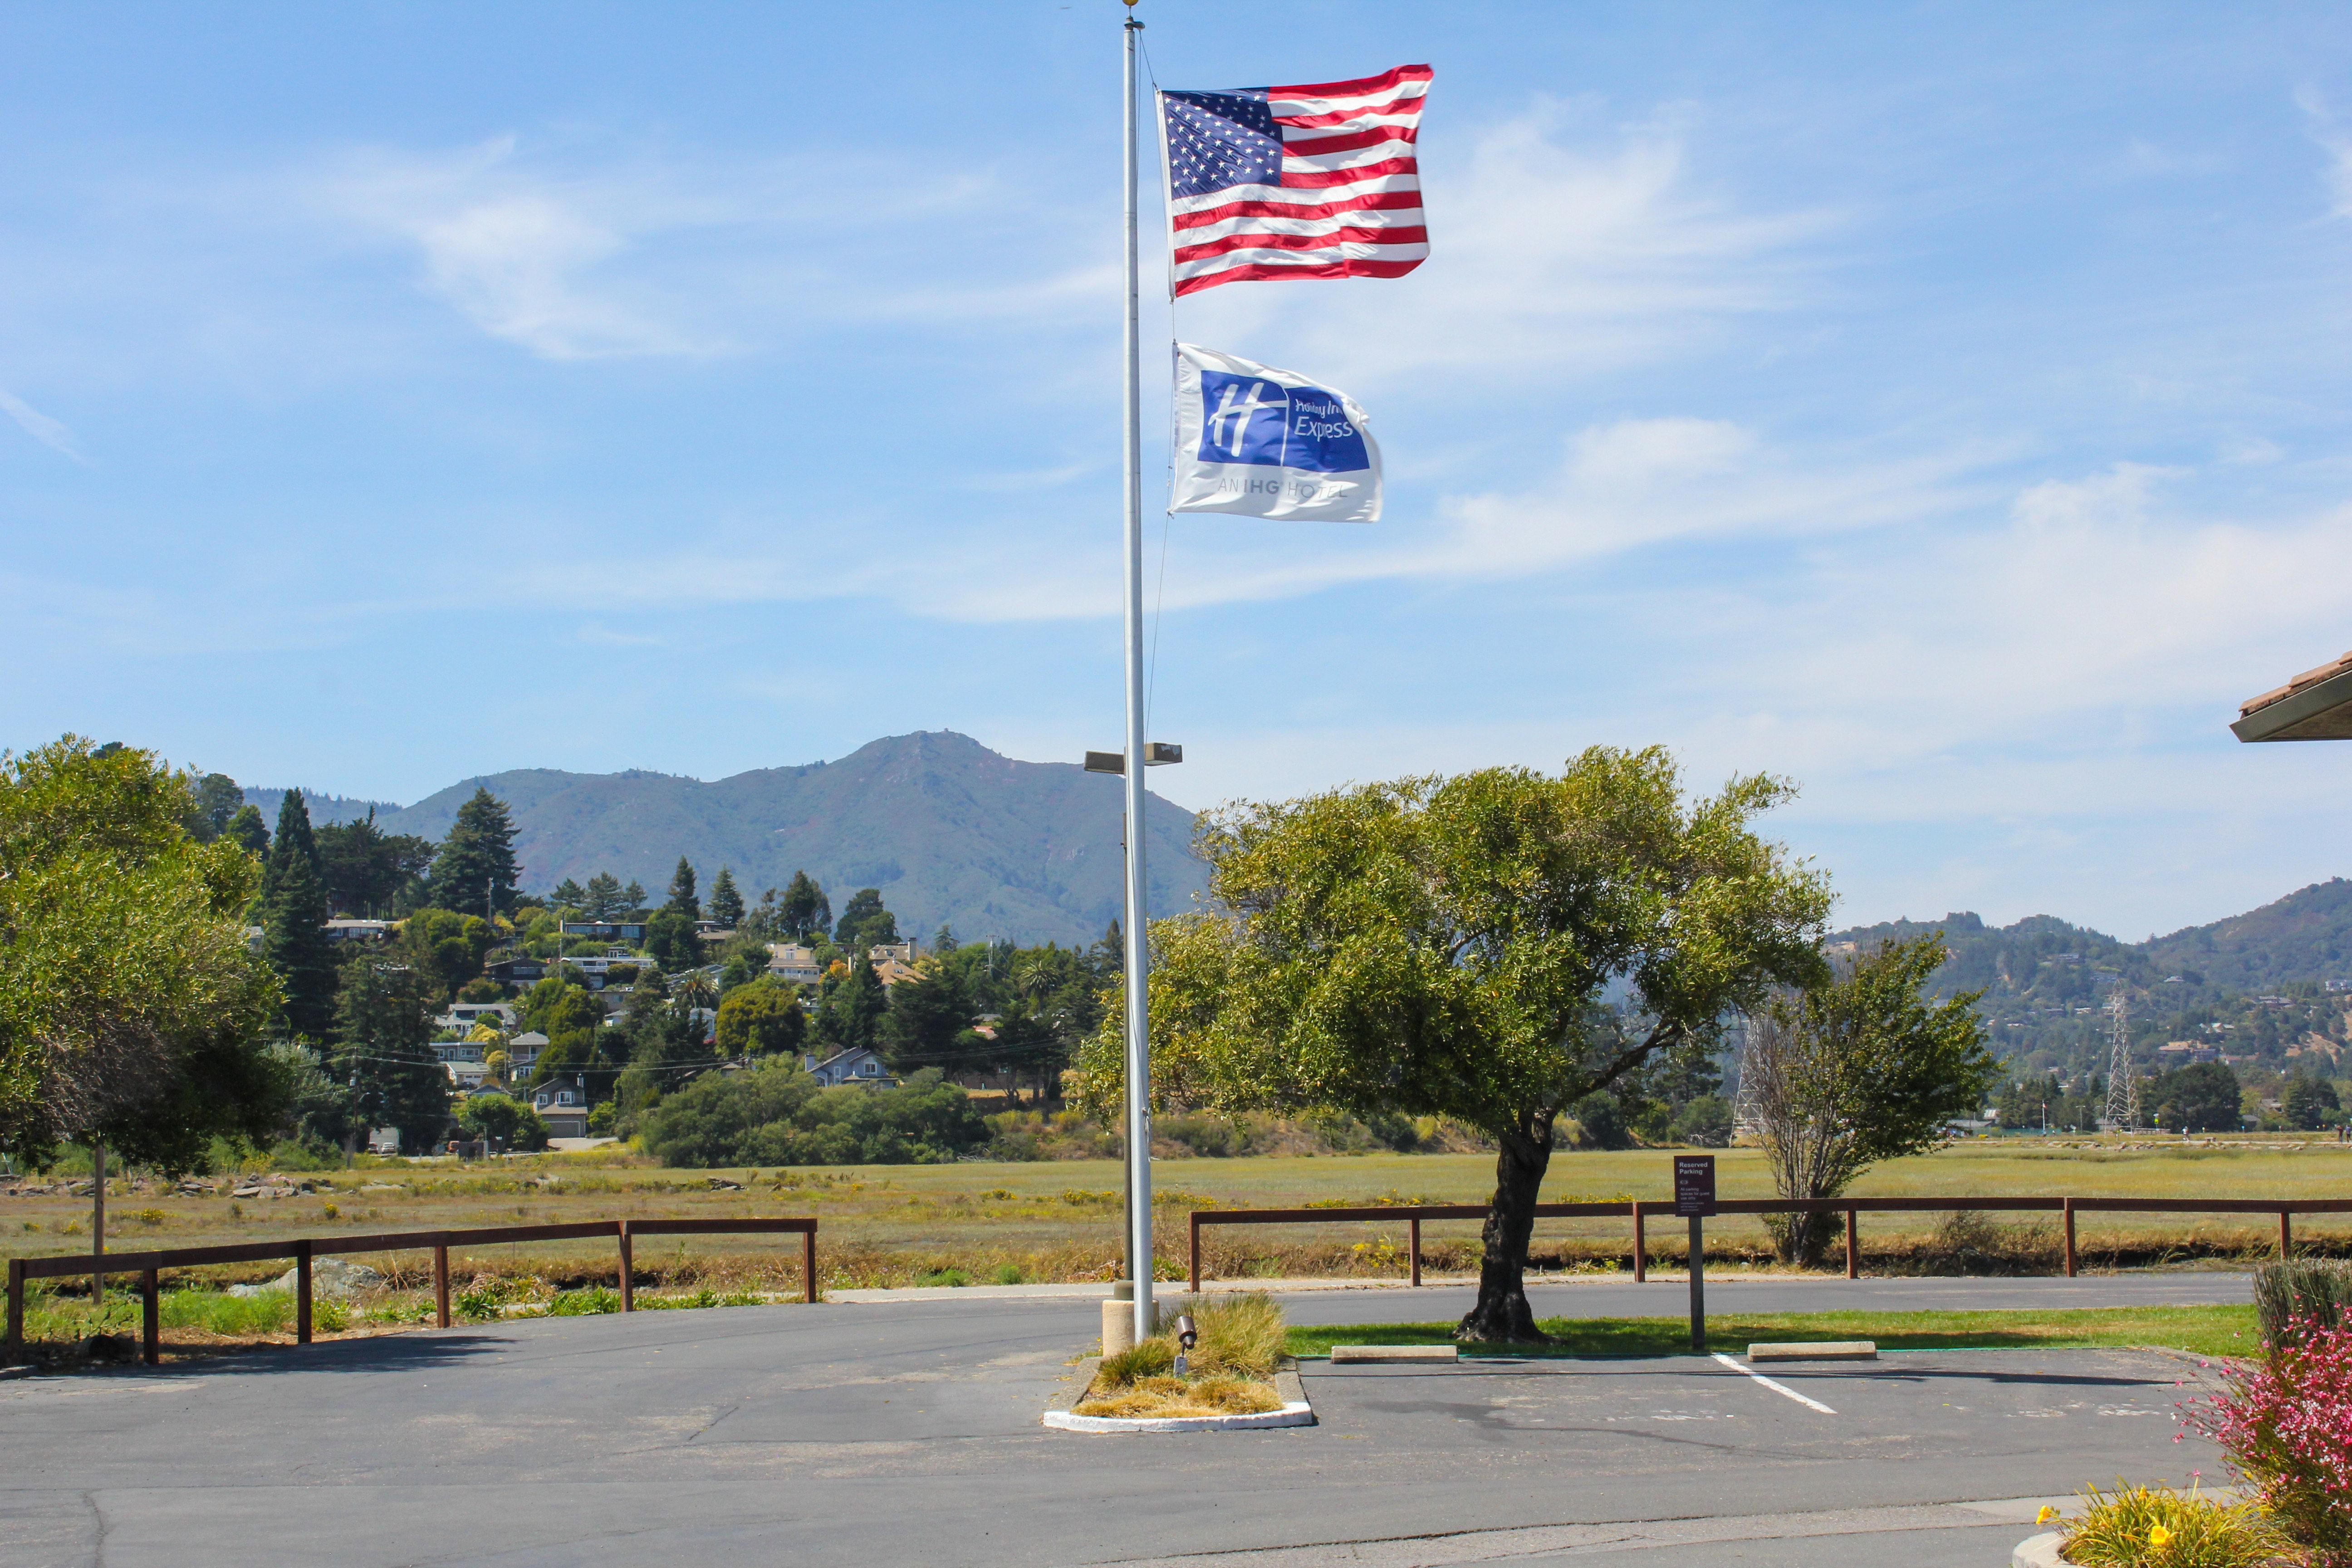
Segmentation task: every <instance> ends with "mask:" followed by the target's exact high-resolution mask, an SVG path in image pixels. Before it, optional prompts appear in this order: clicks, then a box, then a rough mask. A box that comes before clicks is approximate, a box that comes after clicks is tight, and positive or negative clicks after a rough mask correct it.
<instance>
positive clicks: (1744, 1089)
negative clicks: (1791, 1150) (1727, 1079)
mask: <svg viewBox="0 0 2352 1568" xmlns="http://www.w3.org/2000/svg"><path fill="white" fill-rule="evenodd" d="M1732 1031H1733V1032H1736V1033H1737V1034H1738V1037H1739V1039H1738V1045H1737V1046H1735V1047H1733V1060H1735V1061H1736V1062H1738V1073H1739V1087H1738V1089H1736V1090H1735V1091H1734V1095H1735V1098H1734V1099H1733V1100H1732V1102H1731V1141H1732V1142H1735V1143H1737V1142H1739V1140H1740V1139H1742V1138H1747V1139H1749V1140H1756V1139H1760V1138H1761V1137H1762V1136H1763V1134H1764V1114H1763V1111H1762V1110H1761V1109H1760V1108H1759V1106H1758V1104H1757V1098H1758V1097H1757V1089H1759V1087H1760V1085H1759V1084H1758V1083H1757V1081H1756V1078H1755V1075H1754V1074H1752V1073H1750V1072H1749V1071H1748V1039H1749V1038H1750V1036H1749V1033H1748V1019H1747V1018H1746V1017H1745V1016H1742V1017H1741V1018H1740V1020H1739V1021H1738V1023H1737V1024H1735V1025H1733V1026H1732Z"/></svg>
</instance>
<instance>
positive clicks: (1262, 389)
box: [1201, 370, 1372, 474]
mask: <svg viewBox="0 0 2352 1568" xmlns="http://www.w3.org/2000/svg"><path fill="white" fill-rule="evenodd" d="M1201 461H1202V462H1204V463H1255V464H1258V465H1260V466H1262V467H1265V468H1305V469H1307V471H1309V472H1311V473H1318V474H1349V473H1357V472H1360V471H1361V470H1363V469H1365V468H1370V467H1371V466H1372V459H1371V455H1370V453H1368V452H1367V451H1365V449H1364V436H1363V432H1362V431H1360V430H1358V429H1357V428H1356V426H1355V422H1354V421H1353V420H1351V419H1349V417H1348V410H1347V405H1345V404H1343V403H1341V402H1340V401H1339V394H1338V393H1336V392H1327V391H1325V390H1324V389H1323V388H1321V387H1319V386H1277V385H1276V384H1274V383H1273V382H1270V381H1267V380H1265V378H1264V377H1261V376H1255V375H1232V374H1227V373H1225V372H1223V371H1215V370H1204V371H1202V373H1201Z"/></svg>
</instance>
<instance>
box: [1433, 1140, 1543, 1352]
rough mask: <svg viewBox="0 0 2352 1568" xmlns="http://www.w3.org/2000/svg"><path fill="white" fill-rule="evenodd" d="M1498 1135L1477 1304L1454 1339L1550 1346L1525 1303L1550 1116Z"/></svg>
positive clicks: (1458, 1326)
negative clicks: (1529, 1255) (1529, 1260)
mask: <svg viewBox="0 0 2352 1568" xmlns="http://www.w3.org/2000/svg"><path fill="white" fill-rule="evenodd" d="M1535 1121H1536V1124H1535V1125H1534V1126H1532V1127H1530V1128H1527V1129H1524V1130H1514V1131H1509V1132H1507V1133H1505V1134H1504V1135H1503V1137H1502V1151H1501V1152H1499V1153H1497V1154H1496V1156H1495V1199H1494V1202H1493V1203H1491V1204H1489V1205H1487V1208H1486V1227H1485V1228H1484V1229H1483V1230H1481V1231H1480V1232H1479V1238H1480V1240H1481V1241H1483V1242H1484V1243H1485V1256H1484V1257H1483V1258H1480V1259H1479V1262H1478V1304H1477V1305H1476V1306H1475V1307H1473V1308H1471V1309H1470V1311H1469V1315H1468V1316H1466V1317H1465V1318H1464V1319H1463V1320H1462V1321H1461V1322H1459V1323H1457V1324H1455V1325H1454V1338H1455V1339H1457V1340H1499V1341H1505V1342H1516V1343H1519V1344H1549V1342H1551V1336H1550V1335H1549V1334H1546V1333H1545V1332H1543V1331H1541V1330H1539V1329H1538V1328H1537V1327H1536V1318H1535V1313H1534V1312H1533V1311H1531V1310H1529V1309H1528V1292H1527V1268H1528V1237H1530V1236H1532V1235H1533V1234H1534V1233H1535V1226H1536V1202H1537V1199H1538V1197H1539V1196H1540V1195H1541V1194H1542V1192H1543V1179H1544V1172H1545V1171H1546V1170H1547V1169H1549V1166H1550V1164H1551V1117H1550V1116H1549V1115H1545V1116H1542V1117H1540V1118H1537V1119H1535Z"/></svg>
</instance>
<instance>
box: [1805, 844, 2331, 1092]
mask: <svg viewBox="0 0 2352 1568" xmlns="http://www.w3.org/2000/svg"><path fill="white" fill-rule="evenodd" d="M1927 931H1942V932H1943V933H1944V942H1945V945H1946V946H1947V947H1948V948H1949V949H1950V951H1951V955H1952V956H1951V958H1950V959H1949V960H1948V962H1947V963H1945V964H1944V966H1943V968H1941V969H1939V970H1937V972H1936V978H1935V983H1934V984H1935V989H1936V991H1937V994H1941V995H1950V994H1953V993H1956V992H1961V991H1979V992H1982V993H1983V1000H1982V1001H1981V1003H1980V1004H1979V1011H1980V1012H1981V1013H1982V1014H1983V1016H1984V1017H1985V1019H1986V1022H1987V1024H1988V1025H1989V1026H1990V1030H1991V1035H1992V1042H1993V1045H1994V1047H1995V1049H1996V1050H1998V1051H1999V1052H2000V1054H2002V1055H2003V1056H2005V1057H2007V1058H2011V1059H2012V1060H2013V1061H2016V1062H2018V1063H2021V1064H2025V1063H2031V1064H2032V1070H2037V1071H2038V1070H2042V1069H2043V1068H2053V1069H2056V1070H2061V1071H2069V1070H2081V1069H2084V1068H2096V1067H2097V1065H2098V1064H2099V1063H2100V1062H2101V1061H2103V1060H2104V1058H2105V1050H2106V1045H2105V1028H2106V1022H2105V1016H2104V1015H2103V1013H2102V1012H2101V1008H2102V1006H2103V1005H2104V1004H2105V1000H2106V998H2107V996H2108V994H2110V992H2111V991H2112V990H2113V988H2114V987H2115V985H2116V984H2117V983H2118V982H2120V983H2121V984H2123V986H2124V987H2125V992H2126V997H2127V999H2128V1001H2129V1004H2130V1008H2131V1016H2132V1037H2133V1041H2134V1045H2135V1048H2136V1049H2139V1050H2144V1051H2152V1050H2153V1049H2154V1047H2156V1046H2157V1045H2159V1044H2162V1043H2163V1042H2164V1041H2166V1040H2168V1039H2189V1038H2196V1039H2203V1040H2209V1041H2211V1042H2213V1043H2215V1044H2217V1045H2220V1046H2221V1047H2223V1048H2225V1049H2228V1050H2231V1051H2233V1052H2237V1051H2243V1052H2247V1053H2249V1054H2251V1055H2253V1056H2254V1057H2256V1058H2260V1059H2262V1060H2263V1061H2265V1062H2270V1061H2271V1058H2277V1062H2276V1063H2275V1064H2273V1065H2284V1061H2285V1059H2286V1058H2285V1056H2284V1052H2285V1049H2286V1047H2288V1046H2290V1045H2292V1044H2294V1043H2295V1041H2297V1040H2298V1039H2300V1038H2301V1037H2302V1035H2303V1033H2304V1031H2305V1029H2308V1028H2321V1027H2325V1026H2327V1024H2328V1020H2329V1019H2330V1018H2331V1017H2335V1018H2339V1019H2340V1015H2341V1011H2342V1009H2341V1007H2340V1006H2339V1005H2338V1004H2339V1003H2340V1002H2341V1001H2342V1000H2343V999H2342V998H2331V997H2328V995H2327V991H2326V988H2327V984H2328V982H2330V981H2339V982H2340V981H2344V980H2347V979H2352V881H2347V880H2345V879H2341V878H2337V879H2331V880H2329V881H2326V882H2320V883H2315V884H2314V885H2313V886H2311V887H2308V888H2305V889H2301V890H2299V891H2296V892H2294V893H2290V894H2288V895H2287V896H2286V897H2285V898H2284V899H2281V900H2277V901H2276V902H2275V903H2269V904H2264V905H2263V907H2262V908H2260V909H2258V910H2251V911H2249V912H2247V913H2245V914H2242V915H2232V916H2231V917H2230V918H2228V919H2227V920H2221V921H2214V922H2212V923H2211V924H2210V925H2201V926H2191V927H2189V928H2188V929H2186V930H2183V931H2174V932H2173V933H2172V934H2171V935H2169V936H2160V937H2156V938H2152V939H2150V940H2149V941H2147V942H2118V941H2116V939H2115V938H2114V937H2111V936H2107V935H2105V933H2103V932H2100V931H2091V930H2089V929H2087V928H2085V927H2083V926H2077V925H2069V924H2068V923H2067V922H2066V921H2062V920H2058V919H2055V918H2053V917H2052V916H2049V915H2030V916H2028V917H2026V918H2025V919H2024V920H2021V921H2017V922H2016V923H2015V924H2014V925H2008V926H1988V925H1986V924H1985V923H1984V921H1982V920H1980V919H1979V918H1978V917H1977V916H1975V915H1973V914H1969V913H1965V912H1961V913H1954V914H1948V915H1946V916H1945V917H1944V918H1943V919H1942V920H1940V921H1908V920H1905V921H1886V922H1885V923H1884V924H1880V925H1874V926H1856V927H1854V928H1853V929H1851V930H1848V931H1840V932H1838V933H1837V934H1836V935H1835V936H1833V937H1832V939H1831V941H1832V943H1833V944H1834V943H1845V942H1852V943H1854V944H1855V945H1856V946H1858V947H1862V948H1868V947H1871V946H1873V945H1875V944H1876V943H1877V942H1881V941H1884V940H1885V939H1887V938H1890V937H1892V938H1910V937H1915V936H1918V935H1921V934H1924V933H1926V932H1927ZM2265 996H2268V997H2273V998H2281V997H2284V998H2286V999H2287V1003H2288V1005H2285V1006H2281V1005H2279V1004H2278V1003H2277V1002H2275V1001H2273V1003H2272V1004H2271V1005H2267V1006H2265V1005H2263V1004H2262V1001H2261V999H2262V998H2263V997H2265Z"/></svg>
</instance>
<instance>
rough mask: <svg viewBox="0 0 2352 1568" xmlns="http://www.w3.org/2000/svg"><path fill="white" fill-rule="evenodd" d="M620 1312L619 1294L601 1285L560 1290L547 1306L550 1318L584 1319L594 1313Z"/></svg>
mask: <svg viewBox="0 0 2352 1568" xmlns="http://www.w3.org/2000/svg"><path fill="white" fill-rule="evenodd" d="M619 1310H621V1293H620V1292H619V1291H618V1290H611V1289H605V1288H604V1286H602V1285H591V1286H589V1287H588V1289H585V1290H562V1291H558V1292H557V1293H556V1297H555V1300H552V1301H550V1302H549V1303H548V1304H547V1315H548V1316H549V1317H551V1318H584V1317H587V1316H589V1315H590V1314H592V1313H595V1312H617V1311H619Z"/></svg>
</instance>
